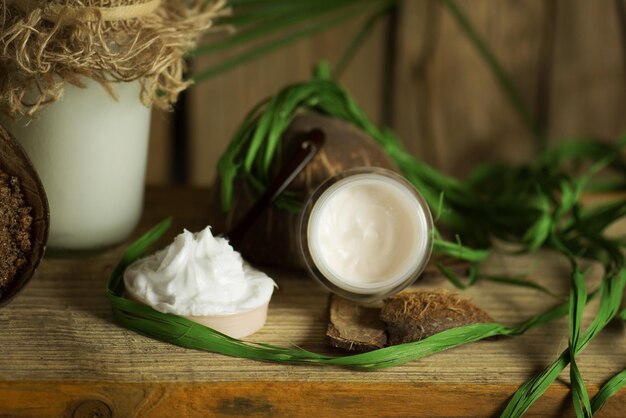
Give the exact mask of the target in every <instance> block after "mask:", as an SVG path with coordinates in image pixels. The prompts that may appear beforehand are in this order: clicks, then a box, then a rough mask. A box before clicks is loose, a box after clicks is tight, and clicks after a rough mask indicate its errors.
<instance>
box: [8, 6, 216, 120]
mask: <svg viewBox="0 0 626 418" xmlns="http://www.w3.org/2000/svg"><path fill="white" fill-rule="evenodd" d="M224 6H225V0H45V1H43V0H0V111H1V112H2V113H4V114H6V115H8V116H10V117H12V118H15V117H18V116H33V115H34V114H35V113H36V112H37V111H38V110H39V109H41V107H42V106H45V105H47V104H49V103H52V102H54V101H56V100H58V99H59V98H60V97H61V95H62V94H63V88H64V86H65V83H68V82H69V83H72V84H74V85H78V86H81V82H80V80H81V78H83V77H89V78H92V79H94V80H96V81H98V82H99V83H101V84H102V85H103V86H104V87H105V88H107V90H108V91H109V92H110V94H111V95H113V96H114V97H115V94H114V93H113V90H112V89H111V88H110V84H109V83H111V82H125V81H134V80H140V81H141V84H142V91H141V101H142V102H143V103H144V104H145V105H146V106H149V105H151V104H155V105H156V106H158V107H160V108H168V107H169V106H170V105H171V104H172V103H174V102H175V101H176V98H177V96H178V94H179V93H180V92H181V91H182V90H184V89H185V88H186V87H187V86H188V85H189V81H186V80H184V79H183V72H184V69H185V68H184V65H185V64H184V59H183V55H184V53H185V52H186V51H187V50H189V49H190V48H192V47H193V46H194V45H195V43H196V41H197V40H198V37H199V36H200V34H201V33H203V32H204V31H206V30H207V29H209V28H210V27H211V26H212V23H213V20H214V19H215V18H217V17H220V16H222V15H224V14H226V13H227V12H228V10H227V9H226V8H225V7H224Z"/></svg>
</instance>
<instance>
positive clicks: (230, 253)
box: [124, 227, 276, 316]
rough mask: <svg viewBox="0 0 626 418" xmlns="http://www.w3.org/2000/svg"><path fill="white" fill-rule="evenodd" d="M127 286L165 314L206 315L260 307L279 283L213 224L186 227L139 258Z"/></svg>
mask: <svg viewBox="0 0 626 418" xmlns="http://www.w3.org/2000/svg"><path fill="white" fill-rule="evenodd" d="M124 283H125V284H126V290H127V292H129V293H130V294H131V296H133V297H134V298H136V299H138V300H139V301H141V302H143V303H145V304H147V305H150V306H152V307H153V308H154V309H156V310H157V311H160V312H164V313H172V314H176V315H182V316H206V315H220V314H230V313H236V312H240V311H242V310H247V309H254V308H258V307H260V306H262V305H264V304H266V303H267V302H269V300H270V298H271V297H272V292H273V291H274V287H275V286H276V284H275V283H274V281H273V280H272V279H270V278H269V277H268V276H267V275H265V274H264V273H262V272H260V271H258V270H255V269H253V268H252V267H250V266H249V265H247V264H246V263H245V262H244V261H243V259H242V257H241V255H240V254H239V253H238V252H236V251H235V250H233V248H232V247H231V246H230V245H229V244H228V241H227V240H226V239H224V238H220V237H214V236H213V234H212V233H211V227H206V228H205V229H204V230H202V231H200V232H198V233H195V234H193V233H191V232H189V231H187V230H185V231H184V232H183V233H182V234H180V235H178V236H177V237H176V238H175V239H174V242H173V243H172V244H170V245H169V246H168V247H166V248H165V249H163V250H161V251H158V252H156V253H155V254H153V255H150V256H148V257H145V258H142V259H140V260H137V261H135V262H134V263H133V264H131V265H130V266H128V268H127V269H126V272H125V273H124Z"/></svg>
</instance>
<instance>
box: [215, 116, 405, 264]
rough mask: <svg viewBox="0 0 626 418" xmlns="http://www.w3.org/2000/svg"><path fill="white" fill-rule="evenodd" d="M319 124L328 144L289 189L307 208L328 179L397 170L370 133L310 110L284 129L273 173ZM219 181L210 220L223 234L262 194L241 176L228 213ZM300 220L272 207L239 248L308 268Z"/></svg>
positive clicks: (262, 259) (253, 256)
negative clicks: (358, 170)
mask: <svg viewBox="0 0 626 418" xmlns="http://www.w3.org/2000/svg"><path fill="white" fill-rule="evenodd" d="M316 128H317V129H321V130H322V131H323V132H324V135H325V142H324V146H323V147H322V148H321V150H320V151H319V152H318V153H317V155H316V156H315V157H314V158H313V159H312V160H311V162H310V163H309V164H308V165H307V166H306V168H305V169H304V170H303V171H302V172H301V173H300V174H299V175H298V176H297V177H296V178H295V179H294V180H293V182H292V183H291V185H290V186H289V187H288V188H287V190H286V191H285V192H286V193H291V194H293V195H295V196H297V199H298V203H299V204H301V206H302V207H304V205H305V203H306V201H307V199H308V197H309V196H310V195H311V194H312V193H313V191H315V189H317V187H319V186H320V185H321V184H322V183H323V182H324V181H326V180H327V179H328V178H330V177H332V176H334V175H335V174H338V173H340V172H342V171H345V170H347V169H350V168H355V167H368V166H371V167H382V168H387V169H390V170H394V171H397V168H396V166H395V164H394V163H393V162H392V161H391V159H390V158H389V156H387V154H386V153H385V151H384V150H383V149H382V148H381V147H380V146H379V145H378V144H377V143H376V142H374V140H373V139H371V138H370V137H369V136H368V135H367V134H366V133H364V132H363V131H361V130H359V129H358V128H356V127H355V126H354V125H352V124H350V123H348V122H345V121H342V120H340V119H336V118H332V117H329V116H324V115H320V114H317V113H312V112H309V113H303V114H300V115H297V116H296V117H295V118H294V120H293V121H292V123H291V125H290V126H289V128H288V129H287V130H286V131H285V133H284V135H283V137H282V139H281V146H280V147H279V149H280V151H279V152H277V156H276V157H275V159H274V164H275V165H274V173H276V172H277V171H278V170H279V169H280V167H281V165H282V162H283V159H284V158H287V156H289V155H292V153H293V147H294V144H295V143H297V142H298V141H297V140H298V139H299V138H301V137H302V135H306V134H307V133H308V132H309V131H311V130H313V129H316ZM219 184H220V182H219V180H218V181H216V182H215V186H214V187H213V188H212V190H211V195H210V208H209V224H210V225H211V226H212V227H213V230H214V231H216V233H218V234H223V233H226V232H228V231H229V230H231V228H232V226H233V225H235V224H237V222H238V221H239V220H240V219H241V218H242V217H243V216H244V215H245V214H246V213H247V212H248V210H249V208H250V207H251V206H252V204H253V203H254V201H255V199H256V198H258V196H259V193H257V192H255V191H253V190H251V188H249V187H248V186H247V185H246V184H245V182H243V181H236V182H235V185H234V193H233V204H232V206H231V210H230V211H229V212H224V211H223V210H222V205H221V200H220V186H219ZM299 221H300V213H294V212H290V211H287V210H284V209H280V208H278V207H276V206H272V207H270V208H269V209H268V210H266V211H265V212H264V213H263V214H262V215H261V216H260V217H259V218H258V219H257V221H256V223H255V224H254V225H253V226H252V227H251V228H250V230H249V231H248V232H247V234H246V236H245V237H244V239H243V241H242V242H241V245H239V247H238V248H237V249H238V250H239V251H240V252H241V254H242V255H243V256H244V257H245V258H246V259H248V260H249V261H252V262H254V263H258V264H267V265H273V266H278V267H287V268H297V269H303V268H305V266H304V261H303V259H302V257H301V255H300V252H299V244H298V239H299V234H300V223H299ZM268 244H270V245H268Z"/></svg>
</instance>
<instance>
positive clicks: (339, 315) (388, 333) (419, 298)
mask: <svg viewBox="0 0 626 418" xmlns="http://www.w3.org/2000/svg"><path fill="white" fill-rule="evenodd" d="M329 312H330V316H329V324H328V329H327V331H326V335H327V336H328V338H329V341H330V344H331V345H332V346H333V347H338V348H343V349H345V350H348V351H371V350H375V349H377V348H382V347H386V346H390V345H397V344H403V343H408V342H413V341H418V340H422V339H424V338H427V337H430V336H431V335H434V334H437V333H439V332H441V331H445V330H446V329H450V328H455V327H460V326H463V325H469V324H474V323H481V322H493V319H492V318H491V317H490V316H489V314H487V313H486V312H485V311H483V310H482V309H481V308H479V307H478V306H476V305H474V304H473V303H472V302H470V301H469V300H467V299H465V298H463V297H461V296H459V295H458V294H455V293H451V292H448V291H445V290H418V291H405V292H402V293H399V294H397V295H395V296H392V297H390V298H388V299H386V300H385V301H384V302H383V306H382V308H375V307H364V306H362V305H359V304H358V303H357V302H354V301H351V300H347V299H344V298H341V297H339V296H336V295H331V297H330V304H329Z"/></svg>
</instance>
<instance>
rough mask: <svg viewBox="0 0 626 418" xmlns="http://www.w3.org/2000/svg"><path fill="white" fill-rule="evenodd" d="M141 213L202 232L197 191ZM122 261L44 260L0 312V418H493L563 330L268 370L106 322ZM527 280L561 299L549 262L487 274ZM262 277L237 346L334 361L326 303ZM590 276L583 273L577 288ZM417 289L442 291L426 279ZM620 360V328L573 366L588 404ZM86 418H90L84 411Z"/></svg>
mask: <svg viewBox="0 0 626 418" xmlns="http://www.w3.org/2000/svg"><path fill="white" fill-rule="evenodd" d="M146 208H147V210H146V212H145V215H144V218H143V220H142V223H141V225H140V227H139V228H138V231H137V233H136V235H137V234H139V233H140V232H144V231H146V230H147V229H148V228H149V227H151V226H153V225H154V224H156V223H157V222H158V221H159V220H161V219H163V218H164V217H166V216H168V215H173V216H174V219H175V220H174V227H173V228H172V230H171V231H170V232H169V236H168V237H165V239H164V241H167V240H169V239H171V238H172V236H173V235H174V234H175V233H177V232H180V230H182V228H183V227H186V228H189V229H190V230H199V229H201V228H202V227H204V225H205V224H206V216H207V215H206V214H207V208H208V190H205V189H185V188H158V189H154V188H152V189H149V190H148V193H147V202H146ZM624 231H626V222H621V223H620V224H619V225H617V226H615V227H614V228H613V232H614V233H623V232H624ZM136 235H135V236H136ZM121 252H122V248H116V249H113V250H111V251H109V252H107V253H104V254H101V255H99V256H93V257H88V258H84V259H78V260H76V259H74V260H72V259H52V258H51V259H45V260H44V262H43V264H42V265H41V266H40V268H39V270H38V272H37V273H36V276H35V277H34V278H33V280H31V282H30V283H29V285H28V286H27V287H26V288H25V290H24V291H23V292H22V293H21V294H20V295H18V296H17V297H16V299H15V300H14V301H13V302H11V303H10V304H9V305H7V306H6V307H5V308H3V309H1V310H0V332H1V335H2V344H1V345H0V416H11V417H26V416H29V417H30V416H37V417H46V416H71V412H72V411H73V409H71V410H70V409H68V408H76V407H77V405H78V404H80V403H81V402H83V401H87V400H95V401H101V402H103V403H105V404H106V405H107V406H108V407H109V409H111V411H113V416H146V417H160V416H172V415H173V414H175V413H178V414H180V415H181V416H190V417H191V416H207V415H209V416H212V415H215V416H227V415H229V414H230V415H231V416H232V415H235V416H237V415H256V416H266V415H272V416H314V415H316V416H331V412H332V411H339V412H341V414H340V415H341V416H351V415H352V416H355V415H362V413H363V411H365V412H369V411H371V412H372V415H373V416H383V415H384V416H418V415H422V416H424V415H426V416H487V415H490V414H493V413H494V412H497V411H499V410H501V408H502V407H503V406H504V404H505V403H506V401H507V399H508V397H509V396H510V395H511V394H512V393H513V392H514V391H515V389H516V388H517V387H518V386H519V385H520V384H521V383H522V382H524V381H525V380H526V379H528V378H530V377H532V376H534V375H535V374H536V373H538V372H539V371H541V370H543V369H544V368H545V367H546V366H547V365H549V364H550V363H551V362H552V360H553V359H555V358H556V357H557V356H558V354H559V353H560V352H561V351H562V350H563V349H565V348H566V347H567V341H568V336H567V321H566V320H565V319H562V320H559V321H556V322H554V323H552V324H549V325H546V326H543V327H540V328H537V329H533V330H531V331H529V332H528V333H527V334H525V335H523V336H521V337H517V338H503V339H498V340H491V341H482V342H478V343H475V344H470V345H465V346H462V347H459V348H456V349H452V350H449V351H446V352H443V353H439V354H437V355H433V356H430V357H427V358H424V359H422V360H420V361H414V362H411V363H408V364H406V365H403V366H398V367H394V368H390V369H386V370H380V371H369V372H363V371H355V370H350V369H343V368H335V367H315V366H290V365H277V364H269V363H262V362H256V361H251V360H243V359H238V358H231V357H226V356H221V355H217V354H211V353H205V352H200V351H194V350H188V349H183V348H180V347H176V346H173V345H170V344H166V343H162V342H159V341H155V340H152V339H149V338H147V337H144V336H141V335H138V334H135V333H134V332H131V331H128V330H126V329H124V328H121V327H120V326H119V325H117V324H116V323H115V322H114V321H113V319H112V314H111V309H110V306H109V305H108V302H107V300H106V297H105V289H104V288H105V280H106V278H107V276H108V275H109V274H110V272H111V271H112V269H113V267H114V265H115V264H116V263H117V261H118V259H119V257H120V254H121ZM528 271H530V272H531V274H530V276H529V278H531V279H533V280H536V281H538V282H541V283H543V284H545V285H547V286H548V287H550V288H551V289H552V290H553V291H555V292H557V293H558V294H561V295H565V294H567V288H568V283H569V267H568V263H567V261H566V260H563V259H561V258H558V257H556V256H555V255H554V254H552V253H549V252H546V253H541V254H540V255H538V256H524V257H504V256H496V257H494V258H493V259H492V260H491V261H490V262H489V264H488V269H487V270H486V272H492V273H497V272H500V273H507V274H515V273H519V272H528ZM267 272H268V273H269V274H270V276H272V277H274V278H275V279H276V281H277V282H278V284H279V289H278V290H277V291H276V293H275V295H274V297H273V298H272V302H271V304H270V310H269V317H268V322H267V324H266V326H265V327H264V328H263V329H262V330H261V331H260V332H259V333H257V334H255V335H254V336H253V337H251V338H250V339H251V340H252V341H260V342H266V343H272V344H277V345H284V346H288V345H297V346H299V347H303V348H305V349H309V350H313V351H317V352H326V353H333V354H341V352H340V351H335V350H334V349H331V348H330V347H329V346H328V345H327V343H326V341H325V337H324V334H325V331H326V325H327V300H328V294H327V292H326V291H325V290H322V289H321V287H319V286H318V285H317V284H316V283H314V282H313V281H312V280H310V279H308V278H307V277H305V276H304V275H303V274H301V273H298V272H287V271H278V270H267ZM599 275H600V271H599V268H597V267H596V268H594V269H593V270H592V273H591V279H590V280H589V286H590V287H595V285H596V284H597V282H598V279H599ZM417 287H419V288H447V289H451V288H450V285H449V284H448V283H447V282H446V281H445V280H444V279H443V278H442V277H440V276H439V275H434V274H431V275H429V276H427V277H425V278H423V279H422V280H421V281H420V282H419V284H418V286H417ZM463 295H464V296H466V297H468V298H470V299H471V300H472V301H473V302H474V303H476V304H477V305H478V306H480V307H481V308H483V309H485V310H486V311H487V312H488V313H489V314H490V315H492V316H493V317H494V318H495V319H496V320H497V321H500V322H503V323H505V324H515V323H518V322H520V321H521V320H524V319H526V318H528V317H529V316H531V315H533V314H535V313H538V312H540V311H542V310H543V309H546V308H547V307H550V306H553V305H554V304H555V303H557V301H555V300H554V299H552V298H551V297H549V296H544V295H542V294H540V293H538V292H537V291H535V290H532V289H522V288H515V287H510V286H505V285H498V284H493V283H487V282H479V283H478V284H476V285H475V286H474V287H472V288H470V289H468V290H467V291H464V292H463ZM596 309H597V301H595V302H592V303H591V304H590V306H589V308H588V309H586V313H585V318H584V324H585V325H586V324H589V322H590V320H591V318H592V316H593V313H594V312H595V310H596ZM625 359H626V333H625V332H624V324H623V323H621V322H615V323H613V324H611V325H610V326H609V327H608V328H607V329H606V330H604V331H603V332H602V333H601V334H600V335H599V336H598V337H597V338H596V339H595V340H594V341H593V343H592V344H591V345H590V346H589V347H588V348H587V349H586V350H585V351H584V352H583V354H582V355H581V356H580V357H579V358H578V364H579V367H580V369H581V372H582V374H583V376H584V377H585V381H586V383H587V384H588V385H589V390H590V392H594V391H596V390H597V388H598V387H599V386H600V385H602V384H603V383H604V382H605V381H606V380H607V379H608V378H610V377H611V376H612V375H613V374H614V373H616V372H618V371H620V370H622V369H624V367H625V366H626V360H625ZM567 376H568V374H567V373H563V375H562V376H561V378H560V383H557V384H555V385H554V386H553V387H552V388H551V389H550V390H549V391H548V393H547V394H546V395H545V397H544V398H543V399H542V400H541V402H540V403H539V404H538V406H537V407H536V408H535V409H533V411H534V412H532V413H531V414H530V416H533V414H535V416H545V415H553V416H561V415H562V409H561V408H566V409H567V408H569V405H570V403H571V402H570V400H569V398H568V390H567V387H566V385H567V381H568V377H567ZM625 401H626V392H624V391H621V392H620V393H619V394H618V395H617V396H616V397H615V398H613V399H611V400H610V401H609V402H608V404H607V406H606V409H604V410H603V413H604V416H615V417H617V416H622V412H623V411H622V410H621V405H623V402H625ZM92 407H93V408H95V407H102V405H100V404H99V403H98V402H95V403H89V404H87V406H85V407H84V408H86V409H89V408H92ZM246 408H247V409H246ZM67 411H70V412H67ZM316 411H318V412H319V414H315V413H314V412H316ZM344 412H345V413H344ZM63 414H65V415H63ZM332 415H336V414H332ZM566 415H567V414H566ZM600 416H602V415H600Z"/></svg>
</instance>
